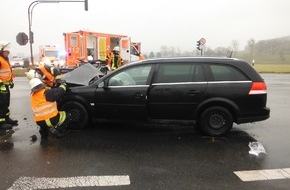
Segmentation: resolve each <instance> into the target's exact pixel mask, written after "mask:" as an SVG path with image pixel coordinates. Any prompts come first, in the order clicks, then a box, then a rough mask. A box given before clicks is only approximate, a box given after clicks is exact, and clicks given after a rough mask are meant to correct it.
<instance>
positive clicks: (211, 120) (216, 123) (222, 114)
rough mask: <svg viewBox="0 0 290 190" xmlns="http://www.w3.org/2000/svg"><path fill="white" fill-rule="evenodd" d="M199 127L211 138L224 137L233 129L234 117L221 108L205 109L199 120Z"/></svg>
mask: <svg viewBox="0 0 290 190" xmlns="http://www.w3.org/2000/svg"><path fill="white" fill-rule="evenodd" d="M198 123H199V127H200V128H201V130H202V131H203V132H204V133H205V134H207V135H209V136H222V135H225V134H226V133H228V132H229V131H230V130H231V128H232V127H233V116H232V114H231V113H230V112H229V110H227V109H226V108H223V107H220V106H214V107H209V108H207V109H205V110H204V111H203V112H202V114H201V115H200V118H199V122H198Z"/></svg>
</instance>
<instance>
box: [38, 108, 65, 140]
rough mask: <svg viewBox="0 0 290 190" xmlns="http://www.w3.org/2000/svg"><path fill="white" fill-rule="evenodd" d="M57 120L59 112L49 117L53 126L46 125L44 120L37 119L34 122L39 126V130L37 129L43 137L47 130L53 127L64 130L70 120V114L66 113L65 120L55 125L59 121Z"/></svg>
mask: <svg viewBox="0 0 290 190" xmlns="http://www.w3.org/2000/svg"><path fill="white" fill-rule="evenodd" d="M59 120H60V114H57V115H56V116H54V117H52V118H50V122H51V124H52V125H53V127H51V126H48V125H47V124H46V122H45V121H37V122H36V124H37V125H38V126H39V127H40V130H39V133H40V135H41V136H43V137H46V136H47V135H48V133H49V131H50V130H51V129H53V128H55V129H57V130H59V131H63V130H65V129H66V128H67V125H68V124H69V122H70V115H69V114H66V118H65V120H64V121H63V122H62V123H61V124H59V125H57V124H58V123H59Z"/></svg>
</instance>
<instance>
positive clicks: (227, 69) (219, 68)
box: [210, 64, 248, 81]
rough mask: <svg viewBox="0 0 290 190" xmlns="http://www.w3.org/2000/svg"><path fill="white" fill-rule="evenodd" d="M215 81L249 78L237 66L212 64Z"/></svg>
mask: <svg viewBox="0 0 290 190" xmlns="http://www.w3.org/2000/svg"><path fill="white" fill-rule="evenodd" d="M210 69H211V72H212V75H213V80H214V81H244V80H248V78H247V77H246V76H245V75H244V74H243V73H242V72H241V71H239V70H238V69H237V68H235V67H233V66H230V65H214V64H213V65H210Z"/></svg>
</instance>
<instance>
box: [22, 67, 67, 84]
mask: <svg viewBox="0 0 290 190" xmlns="http://www.w3.org/2000/svg"><path fill="white" fill-rule="evenodd" d="M35 71H36V72H37V73H38V74H39V75H40V77H41V80H42V82H43V83H44V84H45V85H46V86H48V87H50V88H52V87H54V85H55V84H56V83H57V81H58V80H60V79H61V73H60V71H59V69H57V68H55V67H54V66H52V65H50V64H47V63H46V64H44V65H40V66H38V67H36V69H35ZM27 78H28V77H27Z"/></svg>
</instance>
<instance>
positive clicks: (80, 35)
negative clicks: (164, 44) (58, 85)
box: [63, 30, 144, 67]
mask: <svg viewBox="0 0 290 190" xmlns="http://www.w3.org/2000/svg"><path fill="white" fill-rule="evenodd" d="M63 35H64V41H65V50H66V52H67V55H66V66H67V67H75V66H76V65H77V63H78V62H79V60H80V59H81V60H87V57H88V56H92V57H93V59H94V60H101V61H105V60H106V56H107V55H108V54H109V53H110V52H111V51H112V50H113V48H114V47H115V46H118V47H119V48H120V54H121V56H122V58H123V61H124V63H128V62H131V61H137V60H140V59H144V57H143V56H142V55H141V53H140V52H141V43H140V42H135V43H132V42H131V39H130V37H128V36H126V35H118V34H108V33H99V32H91V31H83V30H80V31H77V32H70V33H63Z"/></svg>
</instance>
